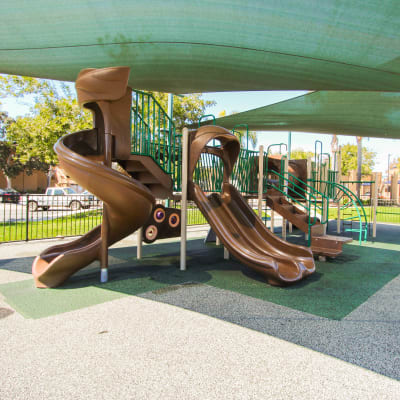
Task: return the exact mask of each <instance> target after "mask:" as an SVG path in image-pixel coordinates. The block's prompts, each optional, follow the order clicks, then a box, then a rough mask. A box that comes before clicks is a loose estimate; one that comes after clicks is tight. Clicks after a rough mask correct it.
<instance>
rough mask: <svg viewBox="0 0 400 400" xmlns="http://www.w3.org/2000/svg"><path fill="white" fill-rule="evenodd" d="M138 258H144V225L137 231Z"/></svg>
mask: <svg viewBox="0 0 400 400" xmlns="http://www.w3.org/2000/svg"><path fill="white" fill-rule="evenodd" d="M136 235H137V236H136V258H137V259H138V260H141V259H142V247H143V240H142V238H143V227H142V226H141V227H140V228H139V229H138V230H137V233H136Z"/></svg>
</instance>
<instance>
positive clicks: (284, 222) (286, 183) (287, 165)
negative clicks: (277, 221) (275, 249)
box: [282, 157, 289, 240]
mask: <svg viewBox="0 0 400 400" xmlns="http://www.w3.org/2000/svg"><path fill="white" fill-rule="evenodd" d="M283 169H284V170H283V176H284V178H285V179H284V185H285V186H284V188H285V189H284V192H285V193H286V194H287V192H288V169H289V160H288V158H287V157H286V158H285V161H284V163H283ZM282 239H283V240H286V219H285V218H283V217H282Z"/></svg>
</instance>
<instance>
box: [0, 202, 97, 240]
mask: <svg viewBox="0 0 400 400" xmlns="http://www.w3.org/2000/svg"><path fill="white" fill-rule="evenodd" d="M0 201H1V203H0V242H13V241H28V240H35V239H49V238H57V237H67V236H79V235H83V234H84V233H86V232H88V231H90V230H91V229H93V228H94V227H96V226H97V225H99V224H100V223H101V219H102V207H103V206H102V203H101V201H100V200H98V199H97V198H95V197H94V196H93V195H71V196H68V195H64V196H47V195H44V194H43V195H36V194H35V195H18V194H16V195H14V196H12V197H10V196H5V195H1V196H0Z"/></svg>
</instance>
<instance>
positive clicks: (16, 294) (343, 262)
mask: <svg viewBox="0 0 400 400" xmlns="http://www.w3.org/2000/svg"><path fill="white" fill-rule="evenodd" d="M187 251H188V253H187V254H188V259H187V263H188V270H187V271H180V270H179V242H168V243H161V244H153V245H151V246H144V248H143V259H142V260H136V258H135V254H136V248H134V247H129V248H128V247H126V248H117V249H112V250H110V256H111V257H110V258H111V260H113V262H112V266H111V268H110V274H109V275H110V279H109V281H108V282H107V283H105V284H100V283H99V272H98V270H96V271H92V272H89V273H87V274H83V275H82V274H81V275H78V276H74V277H72V278H71V279H70V280H69V281H68V282H67V283H66V284H65V285H63V286H62V287H59V288H57V289H45V290H39V289H36V288H34V285H33V281H32V280H31V279H29V280H25V281H20V282H13V283H8V284H4V285H0V292H1V293H2V294H3V295H4V296H5V298H6V300H7V301H8V302H9V304H10V305H11V306H13V307H14V308H15V309H16V310H17V311H18V312H20V313H21V314H22V315H24V316H25V317H28V318H41V317H46V316H49V315H54V314H58V313H61V312H66V311H71V310H75V309H79V308H83V307H87V306H90V305H94V304H99V303H103V302H106V301H110V300H113V299H116V298H120V297H123V296H127V295H138V294H141V293H145V292H151V291H156V290H161V289H164V288H167V287H169V286H175V285H182V284H185V283H191V282H193V283H200V284H206V285H209V286H214V287H217V288H220V289H225V290H229V291H233V292H236V293H240V294H243V295H247V296H250V297H253V298H257V299H261V300H265V301H270V302H272V303H275V304H279V305H283V306H286V307H289V308H293V309H295V310H299V311H303V312H307V313H310V314H314V315H317V316H321V317H325V318H329V319H336V320H339V319H342V318H343V317H345V316H346V315H347V314H349V313H350V312H351V311H353V310H354V309H355V308H357V307H358V306H359V305H360V304H362V303H363V302H365V301H366V300H367V299H368V298H369V297H370V296H371V295H373V294H374V293H375V292H376V291H378V290H379V289H380V288H382V287H383V286H384V285H385V284H386V283H387V282H389V281H390V280H392V279H393V278H394V277H396V276H397V275H398V274H399V273H400V265H399V263H398V262H397V257H398V251H396V250H394V249H393V250H392V249H381V248H377V247H376V246H375V245H374V244H372V247H371V246H355V245H347V246H345V250H344V252H343V254H342V255H341V256H340V257H338V258H336V259H335V260H330V261H327V262H318V261H317V262H316V273H315V274H313V275H312V276H310V277H308V278H307V279H305V280H303V281H302V282H299V283H298V284H296V285H293V286H289V287H284V288H279V287H272V286H269V285H268V284H267V283H266V282H265V280H264V279H263V277H262V276H260V275H258V274H257V273H255V272H253V271H252V270H250V269H248V268H246V267H245V266H243V265H241V264H240V263H239V262H237V261H235V260H232V259H231V260H224V259H223V250H222V248H221V247H216V246H215V245H205V244H204V242H203V240H202V239H198V240H190V241H188V246H187ZM31 262H32V258H29V259H27V258H26V259H18V260H14V261H13V260H5V261H3V264H2V265H0V268H6V269H12V266H13V265H14V266H15V270H22V269H24V268H25V270H26V265H29V267H30V265H31ZM22 266H24V268H23V267H22ZM24 272H25V271H24Z"/></svg>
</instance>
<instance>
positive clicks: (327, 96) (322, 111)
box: [216, 91, 400, 139]
mask: <svg viewBox="0 0 400 400" xmlns="http://www.w3.org/2000/svg"><path fill="white" fill-rule="evenodd" d="M216 124H217V125H220V126H223V127H225V128H227V129H232V128H233V127H234V126H235V125H237V124H248V125H249V129H250V130H253V131H298V132H314V133H329V134H338V135H352V136H367V137H381V138H395V139H397V138H400V93H389V92H334V91H321V92H313V93H308V94H306V95H304V96H299V97H296V98H294V99H290V100H286V101H282V102H280V103H276V104H272V105H269V106H265V107H260V108H256V109H254V110H250V111H245V112H242V113H238V114H233V115H229V116H227V117H223V118H218V119H217V120H216Z"/></svg>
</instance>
